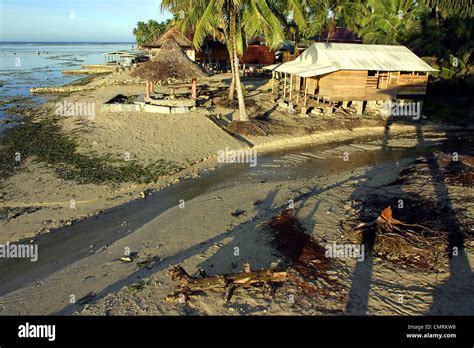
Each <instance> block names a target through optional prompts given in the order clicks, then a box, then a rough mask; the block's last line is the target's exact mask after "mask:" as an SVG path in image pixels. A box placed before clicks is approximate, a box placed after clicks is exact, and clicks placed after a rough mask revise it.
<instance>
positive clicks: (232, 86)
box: [228, 49, 235, 100]
mask: <svg viewBox="0 0 474 348" xmlns="http://www.w3.org/2000/svg"><path fill="white" fill-rule="evenodd" d="M230 51H232V49H230ZM232 57H233V53H232V54H229V61H230V71H231V72H232V80H231V81H230V89H229V98H228V99H229V100H234V95H235V73H234V60H233V58H232Z"/></svg>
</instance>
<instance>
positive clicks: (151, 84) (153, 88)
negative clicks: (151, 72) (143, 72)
mask: <svg viewBox="0 0 474 348" xmlns="http://www.w3.org/2000/svg"><path fill="white" fill-rule="evenodd" d="M154 92H155V83H154V82H153V81H150V96H151V95H152V94H153V93H154Z"/></svg>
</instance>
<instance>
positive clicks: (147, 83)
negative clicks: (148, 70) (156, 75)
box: [145, 81, 150, 98]
mask: <svg viewBox="0 0 474 348" xmlns="http://www.w3.org/2000/svg"><path fill="white" fill-rule="evenodd" d="M145 97H146V98H150V81H147V82H146V88H145Z"/></svg>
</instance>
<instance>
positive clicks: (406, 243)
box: [342, 206, 448, 269]
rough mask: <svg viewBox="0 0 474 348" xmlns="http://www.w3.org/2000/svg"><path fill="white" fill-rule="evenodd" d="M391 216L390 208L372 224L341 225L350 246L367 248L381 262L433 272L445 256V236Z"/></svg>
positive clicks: (350, 221)
mask: <svg viewBox="0 0 474 348" xmlns="http://www.w3.org/2000/svg"><path fill="white" fill-rule="evenodd" d="M392 214H393V213H392V209H391V207H390V206H389V207H386V208H385V209H383V210H382V212H381V213H380V215H379V216H378V217H377V218H376V219H375V220H373V221H370V222H362V223H358V224H356V221H357V220H352V219H348V220H346V221H344V222H343V223H342V228H343V230H345V232H346V235H347V238H348V239H349V240H350V241H351V242H352V243H357V244H362V243H364V244H367V245H368V246H369V248H371V249H372V250H373V252H374V253H375V254H376V255H377V256H379V257H381V258H383V259H386V260H388V261H392V262H403V263H405V264H408V265H412V266H417V267H420V268H426V269H436V268H437V267H438V266H439V265H440V262H441V261H442V260H443V259H444V257H445V256H446V246H447V245H448V238H447V234H446V233H445V232H443V231H434V230H432V229H430V228H428V227H425V226H423V225H419V224H407V223H404V222H402V221H400V220H397V219H395V218H393V215H392ZM354 225H355V226H354Z"/></svg>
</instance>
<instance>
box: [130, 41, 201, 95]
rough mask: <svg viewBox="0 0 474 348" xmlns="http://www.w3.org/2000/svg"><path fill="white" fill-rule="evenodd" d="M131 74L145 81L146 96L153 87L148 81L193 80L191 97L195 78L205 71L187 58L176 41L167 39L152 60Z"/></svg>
mask: <svg viewBox="0 0 474 348" xmlns="http://www.w3.org/2000/svg"><path fill="white" fill-rule="evenodd" d="M131 75H132V76H133V77H140V78H142V79H143V80H146V81H147V96H149V93H150V92H151V91H150V89H152V88H153V87H149V82H151V83H153V82H156V81H163V80H169V79H174V80H193V97H195V88H196V85H195V84H196V79H197V78H202V77H205V76H206V73H205V72H204V71H203V70H202V68H201V67H200V66H199V65H198V64H196V63H195V62H193V61H192V60H191V59H189V58H188V56H187V55H186V53H184V52H183V50H182V49H181V48H180V47H179V45H178V43H177V42H176V41H174V40H173V39H168V40H165V42H164V43H163V44H162V45H161V48H160V49H159V50H158V52H157V53H156V55H155V56H154V57H153V59H152V60H150V61H148V62H146V63H144V64H143V65H141V66H140V67H138V68H137V69H136V70H134V71H133V72H132V74H131Z"/></svg>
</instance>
